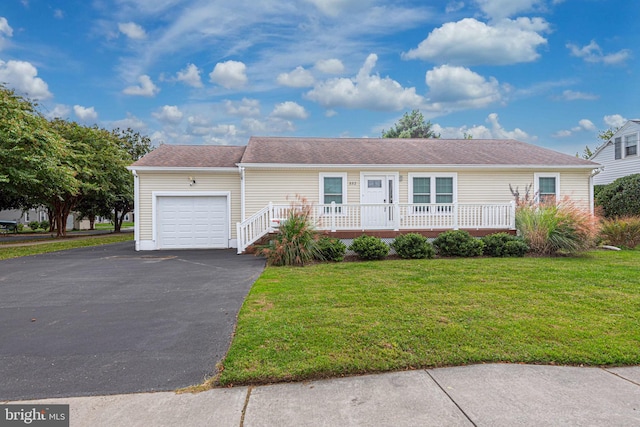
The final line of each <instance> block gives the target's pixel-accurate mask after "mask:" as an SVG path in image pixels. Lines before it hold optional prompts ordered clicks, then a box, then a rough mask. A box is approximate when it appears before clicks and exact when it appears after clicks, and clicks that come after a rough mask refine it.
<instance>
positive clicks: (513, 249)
mask: <svg viewBox="0 0 640 427" xmlns="http://www.w3.org/2000/svg"><path fill="white" fill-rule="evenodd" d="M482 243H484V254H485V255H489V256H492V257H523V256H524V255H525V254H526V253H527V252H528V251H529V245H527V243H526V242H525V241H524V240H523V239H522V237H518V236H514V235H512V234H509V233H494V234H489V235H487V236H484V237H483V238H482Z"/></svg>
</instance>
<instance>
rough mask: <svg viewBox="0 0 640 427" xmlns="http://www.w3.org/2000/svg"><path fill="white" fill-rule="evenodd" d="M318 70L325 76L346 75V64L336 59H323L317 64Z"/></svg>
mask: <svg viewBox="0 0 640 427" xmlns="http://www.w3.org/2000/svg"><path fill="white" fill-rule="evenodd" d="M315 67H316V70H318V71H320V72H322V73H325V74H342V73H344V64H343V63H342V61H340V60H339V59H336V58H331V59H321V60H320V61H318V62H316V65H315Z"/></svg>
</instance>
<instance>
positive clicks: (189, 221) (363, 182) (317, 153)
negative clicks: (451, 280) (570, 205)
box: [129, 137, 599, 253]
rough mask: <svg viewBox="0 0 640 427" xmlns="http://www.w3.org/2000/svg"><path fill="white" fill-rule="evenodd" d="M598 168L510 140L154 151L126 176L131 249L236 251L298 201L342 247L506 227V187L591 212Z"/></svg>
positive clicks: (273, 141)
mask: <svg viewBox="0 0 640 427" xmlns="http://www.w3.org/2000/svg"><path fill="white" fill-rule="evenodd" d="M598 166H599V165H598V164H597V163H595V162H592V161H589V160H584V159H579V158H577V157H575V156H571V155H567V154H562V153H558V152H555V151H552V150H548V149H545V148H542V147H538V146H535V145H531V144H526V143H523V142H519V141H515V140H476V139H473V140H447V139H384V138H280V137H251V138H250V139H249V142H248V144H247V145H246V146H202V145H201V146H184V145H183V146H179V145H161V146H160V147H158V148H157V149H156V150H154V151H152V152H150V153H149V154H147V155H146V156H144V157H143V158H141V159H140V160H138V161H137V162H135V163H134V164H132V165H131V166H130V167H129V169H130V170H131V171H132V172H133V174H134V177H135V204H136V223H135V241H136V250H156V249H177V248H185V249H186V248H230V247H233V248H238V252H239V253H240V252H242V251H244V250H245V249H246V248H247V247H248V246H249V245H250V244H252V243H254V242H255V241H257V240H258V239H259V238H261V237H262V236H264V235H265V234H266V233H268V232H270V231H273V230H274V229H275V228H276V227H277V226H278V223H279V221H280V220H282V219H284V218H286V216H287V211H288V209H290V208H291V202H292V201H293V200H294V199H295V198H296V197H297V196H302V197H304V198H306V199H307V200H308V201H309V202H310V203H312V204H313V206H314V208H313V213H314V218H313V219H314V221H315V222H316V226H317V228H318V229H320V230H326V231H327V232H328V233H332V234H333V235H337V236H339V237H345V238H346V237H354V236H356V235H360V234H362V233H363V232H367V233H377V234H378V235H380V236H381V237H392V236H395V235H397V234H399V233H406V232H409V231H417V232H422V233H423V234H427V235H428V233H435V234H437V233H438V232H441V231H443V230H448V229H465V230H470V231H474V232H475V233H476V235H482V234H487V233H489V232H495V231H498V230H513V229H514V228H515V220H514V213H515V203H514V195H513V194H512V192H511V189H510V186H511V187H512V188H513V189H516V188H518V189H519V191H520V193H521V194H522V195H524V189H525V187H530V188H531V195H532V196H533V195H535V196H536V197H544V198H550V197H551V198H555V199H556V200H560V199H561V198H564V197H569V198H571V199H572V200H574V201H575V202H576V203H577V204H580V205H582V206H583V207H584V208H585V209H591V210H593V184H592V181H593V171H594V170H595V169H596V168H597V167H598ZM435 234H433V235H435Z"/></svg>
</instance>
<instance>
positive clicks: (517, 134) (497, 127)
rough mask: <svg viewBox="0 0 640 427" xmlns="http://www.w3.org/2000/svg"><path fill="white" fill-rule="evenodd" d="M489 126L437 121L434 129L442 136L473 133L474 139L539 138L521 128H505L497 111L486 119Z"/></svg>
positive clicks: (455, 136) (532, 139)
mask: <svg viewBox="0 0 640 427" xmlns="http://www.w3.org/2000/svg"><path fill="white" fill-rule="evenodd" d="M485 122H486V123H488V124H489V126H488V127H487V126H484V125H473V126H466V125H465V126H461V127H458V128H456V127H442V126H440V125H439V124H437V123H435V124H434V125H433V130H434V131H435V132H437V133H439V134H440V136H441V137H442V138H452V139H457V138H464V137H465V136H466V135H471V136H472V137H473V139H515V140H518V141H529V142H530V141H535V140H537V139H538V138H537V137H536V136H533V135H529V134H528V133H527V132H525V131H523V130H522V129H520V128H515V129H513V130H507V129H505V128H504V127H503V126H502V125H501V124H500V121H499V120H498V114H497V113H491V114H489V115H488V116H487V119H486V120H485Z"/></svg>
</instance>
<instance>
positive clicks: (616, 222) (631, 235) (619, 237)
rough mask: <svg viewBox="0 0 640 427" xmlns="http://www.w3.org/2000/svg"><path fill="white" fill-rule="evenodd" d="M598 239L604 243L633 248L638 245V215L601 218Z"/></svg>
mask: <svg viewBox="0 0 640 427" xmlns="http://www.w3.org/2000/svg"><path fill="white" fill-rule="evenodd" d="M600 239H601V240H602V243H603V244H605V245H613V246H617V247H620V248H628V249H633V248H635V247H636V246H638V245H640V217H638V216H628V217H623V218H612V219H603V220H602V222H601V223H600Z"/></svg>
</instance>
